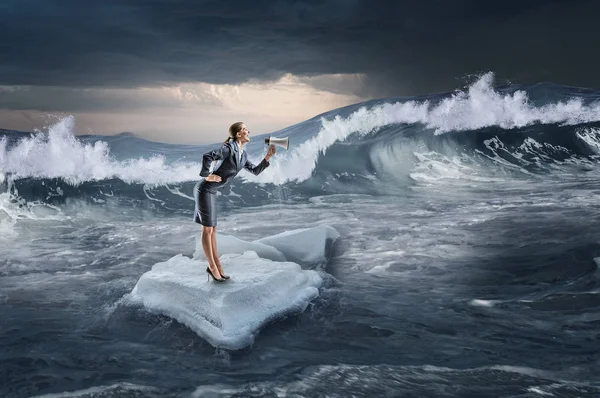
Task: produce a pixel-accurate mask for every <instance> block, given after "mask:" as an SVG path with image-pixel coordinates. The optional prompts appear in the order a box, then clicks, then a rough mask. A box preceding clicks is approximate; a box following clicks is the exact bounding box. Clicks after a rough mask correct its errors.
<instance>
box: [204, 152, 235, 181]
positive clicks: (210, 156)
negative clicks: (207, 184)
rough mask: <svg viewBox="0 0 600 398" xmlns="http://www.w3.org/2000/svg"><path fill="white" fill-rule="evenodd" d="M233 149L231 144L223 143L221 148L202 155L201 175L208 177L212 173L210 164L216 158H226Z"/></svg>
mask: <svg viewBox="0 0 600 398" xmlns="http://www.w3.org/2000/svg"><path fill="white" fill-rule="evenodd" d="M230 151H231V149H230V147H229V145H222V146H221V148H219V149H217V150H214V151H210V152H207V153H205V154H204V155H203V156H202V170H200V177H208V175H209V174H210V165H211V163H212V162H213V161H215V160H221V159H225V158H226V157H228V156H229V153H230Z"/></svg>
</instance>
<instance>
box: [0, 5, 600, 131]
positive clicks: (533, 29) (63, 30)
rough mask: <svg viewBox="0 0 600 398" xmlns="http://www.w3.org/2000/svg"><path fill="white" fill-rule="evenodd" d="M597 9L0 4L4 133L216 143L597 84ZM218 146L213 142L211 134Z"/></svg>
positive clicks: (599, 11)
mask: <svg viewBox="0 0 600 398" xmlns="http://www.w3.org/2000/svg"><path fill="white" fill-rule="evenodd" d="M598 15H600V2H598V1H592V0H568V1H558V0H554V1H553V0H520V1H516V0H503V1H482V0H391V1H387V0H370V1H366V0H303V1H292V0H280V1H267V0H254V1H248V0H220V1H204V0H196V1H192V0H187V1H184V0H87V1H80V0H3V1H2V3H1V4H0V26H1V27H2V29H0V57H1V61H0V128H10V129H17V130H26V131H30V130H32V129H35V128H38V129H40V128H43V127H44V126H46V125H48V124H49V123H52V120H54V119H56V118H57V117H60V115H67V114H70V115H74V116H75V117H76V126H77V130H78V131H77V132H78V133H89V132H93V133H97V134H113V133H119V132H122V131H133V132H135V133H136V134H138V135H140V136H142V137H147V138H150V139H154V140H158V141H165V142H186V143H204V142H216V141H219V140H220V139H221V136H222V135H223V134H226V130H227V126H229V124H231V123H232V122H234V121H237V120H244V121H246V123H247V124H249V125H250V126H252V130H253V131H257V132H263V133H267V132H271V131H274V130H277V129H280V128H283V127H286V126H289V125H291V124H294V123H297V122H300V121H302V120H305V119H308V118H310V117H312V116H315V115H317V114H318V113H321V112H324V111H327V110H330V109H333V108H336V107H339V106H344V105H347V104H350V103H355V102H360V101H363V100H366V99H371V98H380V97H391V96H400V95H418V94H427V93H433V92H440V91H448V90H453V89H456V88H461V87H463V86H464V85H465V84H466V82H467V81H469V79H471V78H472V76H474V75H477V74H481V73H485V72H488V71H491V72H494V73H495V76H496V83H498V84H503V83H506V82H513V83H535V82H541V81H552V82H555V83H560V84H566V85H575V86H585V87H595V88H600V73H598V72H597V61H596V57H597V55H596V53H597V51H596V47H597V43H599V39H600V28H597V27H596V21H595V19H596V18H597V16H598ZM215 137H218V138H215Z"/></svg>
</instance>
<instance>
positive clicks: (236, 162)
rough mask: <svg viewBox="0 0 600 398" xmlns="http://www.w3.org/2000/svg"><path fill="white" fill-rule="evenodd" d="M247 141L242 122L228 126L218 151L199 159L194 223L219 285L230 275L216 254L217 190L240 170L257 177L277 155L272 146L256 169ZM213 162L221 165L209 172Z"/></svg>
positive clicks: (248, 135)
mask: <svg viewBox="0 0 600 398" xmlns="http://www.w3.org/2000/svg"><path fill="white" fill-rule="evenodd" d="M247 142H250V132H249V131H248V128H247V127H246V125H245V124H244V122H237V123H234V124H232V125H231V126H230V127H229V137H228V138H227V140H226V141H225V142H224V143H223V145H222V146H221V148H219V149H217V150H215V151H212V152H208V153H205V154H204V156H203V157H202V170H201V171H200V176H201V177H206V178H204V179H203V180H202V181H200V182H199V183H197V184H196V187H195V188H194V193H195V195H194V196H195V198H196V210H195V212H194V221H195V222H196V223H198V224H202V249H203V250H204V255H205V256H206V259H207V260H208V268H206V272H207V273H208V274H209V275H210V276H212V277H213V279H214V280H216V281H219V282H224V281H226V280H227V279H229V276H227V275H225V273H224V272H223V268H222V267H221V262H220V261H219V255H218V254H217V190H218V189H219V188H221V187H222V186H224V185H225V184H227V181H229V180H230V179H231V178H233V177H235V176H236V175H237V173H239V171H240V170H241V169H242V168H246V169H247V170H249V171H250V172H252V173H253V174H254V175H259V174H260V173H262V171H263V170H264V169H266V168H267V167H268V166H269V159H270V158H271V156H273V155H274V154H275V152H276V150H275V147H274V146H273V145H271V146H269V150H268V151H267V155H266V156H265V158H264V159H263V160H262V161H261V162H260V163H259V164H258V166H255V165H253V164H252V163H251V162H250V161H249V160H248V158H247V156H246V151H244V145H245V144H246V143H247ZM216 161H222V163H221V164H220V165H218V166H217V167H215V169H216V170H212V172H211V165H213V162H216Z"/></svg>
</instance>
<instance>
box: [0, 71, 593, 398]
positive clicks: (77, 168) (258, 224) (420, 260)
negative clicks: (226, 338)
mask: <svg viewBox="0 0 600 398" xmlns="http://www.w3.org/2000/svg"><path fill="white" fill-rule="evenodd" d="M75 122H76V121H75V120H74V119H73V118H72V117H65V118H62V119H60V120H57V122H56V123H55V124H53V125H50V126H49V127H48V128H46V129H43V131H40V132H34V133H19V132H10V131H2V132H1V133H0V319H1V321H0V396H2V397H40V396H42V397H519V398H525V397H597V396H600V382H599V381H598V376H597V373H598V368H599V366H600V344H599V343H600V311H599V310H600V281H599V278H598V264H599V263H600V234H599V233H598V229H599V226H600V201H599V200H598V199H599V197H600V91H598V90H594V89H586V88H579V87H567V86H561V85H558V84H552V83H538V84H533V85H516V84H513V85H504V86H494V80H493V75H492V74H487V75H483V76H481V77H479V78H478V79H477V80H475V81H473V82H472V83H471V84H470V85H469V86H467V87H465V88H464V89H461V90H457V91H454V92H449V93H439V94H431V95H425V96H420V97H397V98H386V99H378V100H372V101H368V102H365V103H360V104H355V105H351V106H347V107H344V108H340V109H334V110H331V111H329V112H327V113H324V114H322V115H319V116H317V117H315V118H312V119H310V120H307V121H304V122H301V123H298V124H296V125H293V126H290V127H287V128H285V129H282V130H280V131H276V132H269V133H268V134H263V135H257V136H254V135H252V136H251V138H252V141H251V142H250V143H249V144H247V146H246V150H247V151H248V154H249V159H250V160H252V161H254V163H258V162H259V161H260V159H261V158H262V156H264V154H265V153H266V147H265V144H264V138H265V137H267V136H277V137H289V139H290V147H289V149H288V150H287V151H286V150H285V149H283V148H278V151H277V154H276V155H275V156H274V157H273V158H272V159H271V166H270V167H269V168H267V169H266V170H265V171H264V172H263V173H262V174H260V175H259V176H253V175H251V174H250V173H248V172H245V171H242V172H240V174H238V176H237V177H236V178H235V179H234V181H233V182H232V183H230V184H229V185H228V186H226V187H225V188H224V189H223V190H222V191H221V192H220V195H219V196H218V211H219V216H218V227H217V233H218V236H219V237H220V239H221V240H220V241H222V242H225V241H228V242H230V244H229V246H227V247H225V246H224V247H223V250H221V247H220V252H221V251H222V253H220V254H222V255H223V258H224V259H227V261H224V266H225V265H229V268H228V267H227V266H225V270H226V271H227V270H228V269H229V270H230V274H231V277H232V279H231V280H230V281H228V282H227V283H226V284H217V283H215V282H213V281H207V279H206V273H205V271H204V269H205V267H206V262H205V261H203V260H202V259H201V257H199V255H198V246H197V238H198V236H199V233H200V228H199V227H200V226H199V225H198V224H195V223H194V222H193V211H194V200H193V187H194V185H195V184H196V182H197V181H198V180H199V178H200V177H199V176H198V173H199V171H200V167H201V160H202V154H203V153H205V152H207V151H210V150H213V149H216V148H218V146H219V142H220V141H222V138H223V137H222V136H223V134H220V135H215V142H214V143H213V144H209V145H174V144H164V143H158V142H151V141H147V140H144V139H141V138H139V137H136V136H135V135H133V134H121V135H117V136H100V135H86V136H75V135H74V133H73V131H74V123H75ZM199 123H201V121H199ZM224 123H225V124H224V125H225V127H224V128H226V127H227V126H228V125H229V124H228V123H229V122H224ZM249 127H250V129H251V130H252V128H251V126H249ZM597 195H598V196H597ZM302 231H304V235H303V236H304V238H303V239H304V240H303V241H301V240H296V241H294V239H291V240H290V239H288V241H287V244H288V247H287V249H286V248H285V247H284V245H283V243H281V242H283V241H282V240H281V239H284V238H285V237H286V236H287V237H288V238H289V236H299V235H293V234H295V233H298V232H302ZM307 231H308V232H307ZM316 231H329V232H328V234H329V235H327V236H326V237H323V236H322V234H321V235H320V234H319V233H317V232H316ZM282 237H283V238H282ZM269 239H270V240H269ZM278 239H279V240H278ZM231 242H233V243H231ZM236 242H238V243H236ZM239 242H241V243H239ZM290 242H292V244H291V245H290ZM295 242H296V243H297V245H295V244H294V243H295ZM284 243H285V242H284ZM271 244H272V245H273V246H270V245H271ZM259 245H262V246H259ZM278 245H280V246H278ZM257 247H262V248H263V249H264V250H267V251H268V250H271V249H273V247H275V248H277V247H279V249H281V250H280V252H281V253H283V255H284V257H285V261H287V262H285V264H284V262H283V260H281V259H280V260H277V259H275V260H273V258H271V259H267V258H265V256H266V255H264V254H263V252H261V250H263V249H261V250H259V249H256V248H257ZM240 248H244V249H243V250H241V249H240ZM299 248H301V249H302V250H299V253H296V254H297V255H298V256H300V257H302V254H303V253H306V255H313V254H314V255H315V256H314V257H312V258H311V259H310V261H309V260H306V259H304V260H306V261H304V260H303V259H299V260H297V261H292V260H294V258H292V257H290V256H291V253H292V251H293V250H294V249H296V250H298V249H299ZM238 249H239V250H238ZM236 250H238V253H234V252H235V251H236ZM273 250H275V249H273ZM229 251H232V253H229ZM264 253H266V251H265V252H264ZM300 257H298V258H300ZM282 259H283V258H282ZM177 262H179V263H177ZM176 263H177V264H176ZM184 263H185V264H184ZM181 264H183V265H181ZM196 266H197V270H196V268H195V267H196ZM178 267H181V268H178ZM185 267H187V268H185ZM286 267H287V268H286ZM284 268H285V269H286V270H288V271H289V274H286V275H291V276H290V277H289V278H288V277H286V278H280V280H279V281H277V282H271V281H275V279H270V278H275V275H280V274H278V273H279V272H283V269H284ZM161 269H162V270H163V271H160V270H161ZM179 269H181V270H182V271H181V272H183V273H186V274H185V275H186V276H185V277H183V276H182V277H181V278H179V279H178V276H177V275H178V272H179V271H178V270H179ZM288 271H286V272H288ZM161 272H162V273H161ZM203 272H204V273H203ZM281 275H283V274H281ZM303 275H304V276H306V275H312V276H311V277H310V278H308V279H306V278H305V279H302V278H304V277H303ZM188 276H189V278H188ZM150 277H152V278H154V279H153V281H154V282H153V283H155V284H156V285H149V284H146V285H143V284H142V281H143V280H146V279H144V278H150ZM244 278H246V279H244ZM298 278H299V279H298ZM311 278H312V279H311ZM244 280H245V281H246V284H245V285H244V289H245V290H244V296H243V297H242V299H238V300H229V299H230V298H231V296H230V294H233V293H231V292H232V291H233V290H231V289H236V288H237V287H236V286H238V287H239V286H240V284H241V283H242V281H244ZM289 280H294V281H298V280H302V281H306V280H310V281H311V282H310V283H312V285H311V286H310V289H312V290H311V292H313V293H311V294H310V295H308V296H302V297H303V298H302V299H300V301H301V303H300V304H298V302H296V304H298V305H292V304H290V303H291V301H292V300H291V299H289V297H291V295H294V294H296V293H298V291H299V290H300V289H301V288H300V287H298V288H296V287H293V285H286V282H288V281H289ZM248 281H250V282H248ZM236 284H237V285H236ZM142 285H143V286H142ZM284 285H285V286H287V287H284ZM144 286H145V287H144ZM196 286H197V289H196ZM142 287H144V288H145V289H146V290H145V292H146V293H144V294H146V296H144V299H143V300H138V302H137V303H133V302H132V301H131V300H129V299H128V298H131V297H132V296H133V295H134V294H133V293H135V292H140V291H141V289H142ZM161 289H162V290H161ZM219 289H221V290H219ZM227 289H230V290H227ZM158 290H161V292H162V293H161V294H162V295H154V294H155V293H156V294H158V293H157V292H158ZM193 295H196V296H193ZM208 296H209V297H208ZM190 297H197V300H196V299H194V300H191V299H190ZM211 297H212V298H214V297H218V298H219V300H218V303H216V301H214V300H213V301H205V299H208V298H211ZM236 297H237V296H236ZM240 297H241V296H240ZM265 297H266V298H265ZM274 297H277V300H276V299H274ZM238 298H239V297H238ZM259 298H260V299H262V300H263V301H261V302H260V303H259V304H256V303H257V301H256V300H258V299H259ZM151 299H152V300H151ZM227 300H229V301H227ZM253 300H254V301H253ZM288 300H289V302H288ZM225 301H227V303H226V305H225V304H224V303H225ZM211 303H212V304H211ZM215 303H216V304H215ZM277 305H281V306H282V307H281V309H277V310H273V311H272V312H269V311H270V310H268V309H269V308H271V307H273V306H277ZM165 306H170V307H168V308H170V310H167V309H166V308H167V307H165ZM186 306H188V307H186ZM184 307H185V308H191V309H192V310H191V312H190V313H189V314H187V315H186V316H187V317H184V316H183V315H182V311H183V310H182V309H183V308H184ZM207 314H209V315H207ZM206 317H216V318H215V319H217V318H218V319H222V320H223V324H220V323H219V324H215V323H214V322H213V321H211V319H212V318H211V319H208V318H206ZM225 320H227V322H233V321H236V323H228V325H234V326H231V327H230V329H228V332H227V333H239V335H237V334H236V335H235V336H238V337H239V339H237V340H235V341H234V340H231V341H234V342H235V344H233V343H232V344H233V345H232V344H230V345H228V343H223V344H221V343H219V342H218V341H217V340H215V339H213V338H211V337H210V336H212V335H211V334H210V333H209V332H207V330H208V329H207V327H209V326H210V327H214V328H216V330H217V332H216V333H220V332H221V331H223V330H224V329H225V328H226V325H225V323H226V322H225ZM209 323H210V324H211V325H212V326H211V325H208V324H209ZM217 323H218V322H217ZM205 324H206V325H208V326H203V325H205ZM240 336H241V337H240ZM242 337H243V338H242ZM236 338H237V337H236ZM232 347H233V348H232Z"/></svg>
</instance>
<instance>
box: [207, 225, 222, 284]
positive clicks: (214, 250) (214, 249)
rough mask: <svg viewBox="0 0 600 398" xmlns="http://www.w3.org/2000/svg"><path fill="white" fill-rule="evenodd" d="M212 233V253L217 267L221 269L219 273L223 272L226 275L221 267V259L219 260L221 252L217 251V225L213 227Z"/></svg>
mask: <svg viewBox="0 0 600 398" xmlns="http://www.w3.org/2000/svg"><path fill="white" fill-rule="evenodd" d="M212 228H213V230H212V234H211V241H210V242H211V248H212V255H213V262H214V263H215V265H216V266H217V269H218V270H219V273H220V274H221V276H225V273H224V272H223V267H221V261H219V253H218V252H217V227H212Z"/></svg>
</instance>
